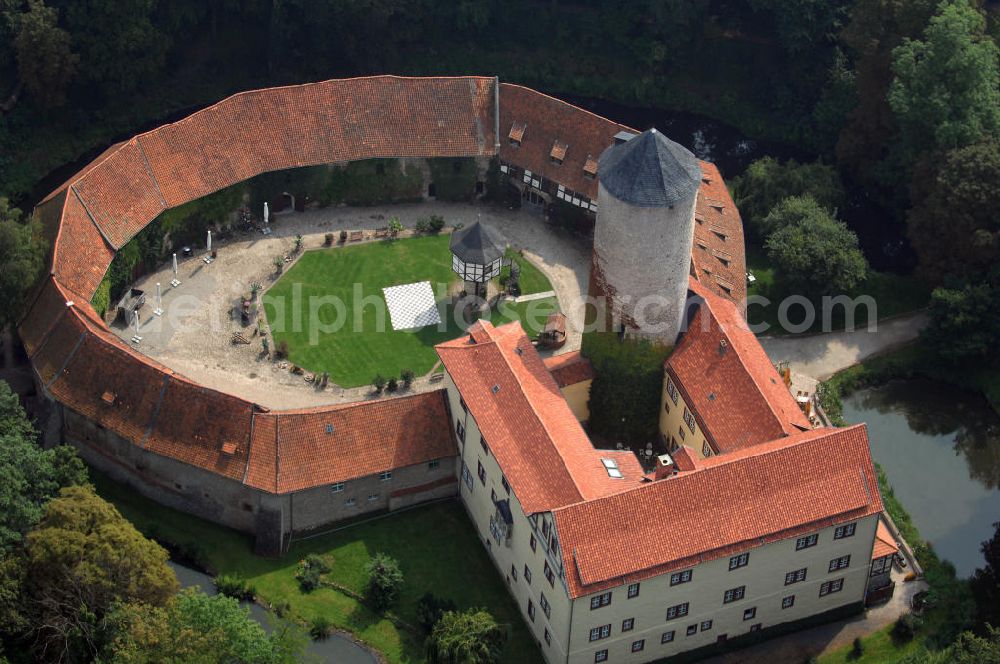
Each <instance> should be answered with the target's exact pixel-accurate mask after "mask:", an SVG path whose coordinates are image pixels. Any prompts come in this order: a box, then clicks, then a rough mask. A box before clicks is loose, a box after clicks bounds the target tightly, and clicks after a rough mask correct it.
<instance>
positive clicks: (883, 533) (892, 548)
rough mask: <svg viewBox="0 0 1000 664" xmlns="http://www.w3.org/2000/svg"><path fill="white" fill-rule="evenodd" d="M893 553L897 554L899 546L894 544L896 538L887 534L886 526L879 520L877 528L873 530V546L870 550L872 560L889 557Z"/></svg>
mask: <svg viewBox="0 0 1000 664" xmlns="http://www.w3.org/2000/svg"><path fill="white" fill-rule="evenodd" d="M894 553H899V545H898V544H896V538H895V537H893V536H892V533H891V532H889V528H888V526H886V525H885V524H884V523H883V522H882V520H881V519H879V522H878V528H876V529H875V546H874V547H873V549H872V560H874V559H876V558H884V557H885V556H891V555H892V554H894Z"/></svg>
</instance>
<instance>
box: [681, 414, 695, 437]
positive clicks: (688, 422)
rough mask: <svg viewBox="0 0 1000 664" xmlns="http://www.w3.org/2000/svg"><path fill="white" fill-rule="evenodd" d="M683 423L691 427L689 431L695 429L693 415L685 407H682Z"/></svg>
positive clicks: (692, 431)
mask: <svg viewBox="0 0 1000 664" xmlns="http://www.w3.org/2000/svg"><path fill="white" fill-rule="evenodd" d="M684 424H686V425H687V426H688V429H691V433H694V430H695V421H694V415H692V414H691V411H690V410H688V409H687V408H684Z"/></svg>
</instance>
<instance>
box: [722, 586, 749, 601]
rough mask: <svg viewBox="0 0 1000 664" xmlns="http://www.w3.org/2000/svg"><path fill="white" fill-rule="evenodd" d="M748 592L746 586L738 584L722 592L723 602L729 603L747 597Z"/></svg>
mask: <svg viewBox="0 0 1000 664" xmlns="http://www.w3.org/2000/svg"><path fill="white" fill-rule="evenodd" d="M746 594H747V587H746V586H736V587H735V588H730V589H729V590H727V591H726V592H724V593H723V594H722V603H723V604H729V603H730V602H736V601H738V600H741V599H743V598H744V597H746Z"/></svg>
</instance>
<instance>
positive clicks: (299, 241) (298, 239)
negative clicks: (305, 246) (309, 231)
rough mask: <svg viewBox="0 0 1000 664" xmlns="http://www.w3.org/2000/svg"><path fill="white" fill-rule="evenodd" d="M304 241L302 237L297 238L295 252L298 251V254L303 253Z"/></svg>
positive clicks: (297, 236)
mask: <svg viewBox="0 0 1000 664" xmlns="http://www.w3.org/2000/svg"><path fill="white" fill-rule="evenodd" d="M303 241H304V240H303V239H302V236H301V235H296V236H295V251H296V253H298V252H299V251H302V242H303Z"/></svg>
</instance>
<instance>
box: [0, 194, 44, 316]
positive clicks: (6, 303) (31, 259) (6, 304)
mask: <svg viewBox="0 0 1000 664" xmlns="http://www.w3.org/2000/svg"><path fill="white" fill-rule="evenodd" d="M45 246H46V243H45V240H44V239H43V238H42V235H41V227H40V226H39V224H38V223H36V222H34V221H25V220H24V219H23V218H22V214H21V211H20V210H18V209H17V208H12V207H10V206H9V204H8V202H7V199H6V198H3V197H2V196H0V330H2V329H3V328H5V327H7V326H8V325H12V324H14V323H16V322H17V320H18V319H19V318H20V314H21V312H22V310H23V307H24V296H25V293H26V292H27V290H28V288H29V287H30V286H31V285H32V284H33V283H34V282H35V280H36V279H37V278H38V275H39V273H40V272H41V271H42V265H43V263H44V260H45Z"/></svg>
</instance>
